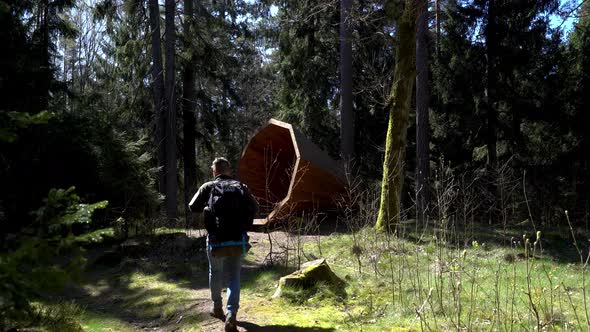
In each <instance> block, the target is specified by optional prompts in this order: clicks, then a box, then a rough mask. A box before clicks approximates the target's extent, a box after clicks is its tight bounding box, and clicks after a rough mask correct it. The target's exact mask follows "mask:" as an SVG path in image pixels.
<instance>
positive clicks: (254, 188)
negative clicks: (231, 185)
mask: <svg viewBox="0 0 590 332" xmlns="http://www.w3.org/2000/svg"><path fill="white" fill-rule="evenodd" d="M238 176H239V178H240V180H241V181H242V182H244V183H245V184H247V185H248V187H249V188H250V191H251V192H252V194H253V195H254V196H255V197H256V199H257V200H258V202H259V203H260V206H261V209H260V216H259V219H257V220H256V223H257V224H266V223H268V222H275V221H279V220H284V219H288V217H290V216H294V215H297V214H300V213H302V212H312V211H315V212H320V211H322V210H325V209H333V208H335V206H336V200H337V199H338V198H339V197H340V196H341V195H342V194H343V193H344V188H345V185H344V183H345V182H344V172H343V167H342V165H341V164H340V163H339V162H337V161H334V160H333V159H332V158H330V157H329V156H328V154H327V153H326V152H324V151H322V150H321V149H320V148H319V147H317V146H316V145H315V144H313V143H312V142H311V141H310V140H309V139H307V138H306V137H305V136H304V135H303V134H302V133H301V132H300V131H298V130H297V129H295V128H293V126H292V125H290V124H288V123H286V122H282V121H278V120H274V119H271V120H270V121H269V122H268V123H267V125H266V126H264V127H262V128H261V129H260V130H258V132H256V134H254V136H253V137H252V138H251V139H250V141H249V142H248V145H246V147H245V149H244V151H243V153H242V157H241V159H240V162H239V166H238Z"/></svg>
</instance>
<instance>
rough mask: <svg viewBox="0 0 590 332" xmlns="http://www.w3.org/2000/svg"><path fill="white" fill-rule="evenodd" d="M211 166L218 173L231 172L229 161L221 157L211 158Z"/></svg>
mask: <svg viewBox="0 0 590 332" xmlns="http://www.w3.org/2000/svg"><path fill="white" fill-rule="evenodd" d="M211 168H213V169H214V170H215V171H216V172H217V173H219V174H229V173H231V166H230V164H229V161H227V159H225V158H223V157H217V158H215V160H213V164H211Z"/></svg>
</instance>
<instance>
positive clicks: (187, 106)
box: [182, 0, 197, 226]
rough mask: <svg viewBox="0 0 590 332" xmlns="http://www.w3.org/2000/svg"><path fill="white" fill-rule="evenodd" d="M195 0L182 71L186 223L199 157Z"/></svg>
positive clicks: (188, 4)
mask: <svg viewBox="0 0 590 332" xmlns="http://www.w3.org/2000/svg"><path fill="white" fill-rule="evenodd" d="M193 1H194V0H184V28H183V30H184V40H185V45H184V47H185V50H187V51H189V52H188V53H189V54H190V58H189V59H188V61H187V62H186V64H185V66H184V70H183V73H182V120H183V127H182V128H183V136H184V151H183V153H184V203H185V204H184V211H185V218H186V224H187V226H189V225H190V224H192V219H193V218H192V213H191V212H190V209H189V208H188V203H189V201H190V199H191V195H192V194H193V193H194V188H195V182H196V181H197V172H196V168H195V167H196V164H197V157H196V153H195V148H196V147H195V126H196V120H195V113H194V107H193V105H194V99H195V61H194V55H193V53H192V51H190V49H191V45H192V35H191V25H192V23H193V22H192V19H193V13H194V11H193Z"/></svg>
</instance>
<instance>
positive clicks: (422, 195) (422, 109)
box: [416, 0, 430, 221]
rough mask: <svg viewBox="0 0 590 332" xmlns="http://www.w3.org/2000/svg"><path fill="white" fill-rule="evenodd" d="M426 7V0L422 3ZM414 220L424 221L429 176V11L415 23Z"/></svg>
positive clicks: (422, 0)
mask: <svg viewBox="0 0 590 332" xmlns="http://www.w3.org/2000/svg"><path fill="white" fill-rule="evenodd" d="M421 2H422V6H424V7H426V6H428V2H427V0H421ZM416 74H417V75H416V166H417V167H416V218H417V219H418V220H419V221H424V217H425V214H426V211H427V209H428V203H429V202H428V176H429V173H430V167H429V166H430V165H429V163H430V153H429V151H428V144H429V134H428V131H429V126H428V107H429V98H430V94H429V91H428V10H425V11H424V12H423V13H422V14H421V15H420V17H419V20H418V31H417V33H416Z"/></svg>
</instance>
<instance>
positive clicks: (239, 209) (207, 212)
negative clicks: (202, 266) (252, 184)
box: [189, 158, 258, 332]
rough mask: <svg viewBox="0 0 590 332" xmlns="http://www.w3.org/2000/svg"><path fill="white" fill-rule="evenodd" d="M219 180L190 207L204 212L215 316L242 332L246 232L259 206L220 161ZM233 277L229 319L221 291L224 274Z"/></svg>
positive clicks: (217, 166)
mask: <svg viewBox="0 0 590 332" xmlns="http://www.w3.org/2000/svg"><path fill="white" fill-rule="evenodd" d="M211 168H212V169H213V176H214V177H215V180H213V181H210V182H207V183H205V184H203V185H202V186H201V188H199V190H198V191H197V193H196V194H195V196H194V197H193V199H192V200H191V201H190V203H189V208H190V209H191V211H192V212H201V211H202V212H203V214H204V220H205V228H206V229H207V257H208V259H209V289H210V290H211V300H212V301H213V308H212V310H211V312H210V314H211V316H213V317H215V318H219V319H221V320H225V331H226V332H230V331H232V332H233V331H238V329H237V322H236V317H237V313H238V308H239V303H240V268H241V265H242V255H244V254H246V252H247V250H248V236H247V234H246V232H247V231H248V230H249V229H250V228H251V227H252V222H253V221H254V215H255V214H256V212H257V210H258V203H256V200H255V199H254V197H252V195H251V194H250V192H249V191H248V187H247V186H246V185H245V184H243V183H241V182H239V181H236V180H234V179H233V177H232V176H231V174H232V170H231V167H230V164H229V162H228V161H227V159H225V158H216V159H215V160H214V161H213V165H211ZM224 270H225V272H226V273H227V274H229V285H228V287H227V306H226V309H227V316H226V315H224V313H223V308H222V299H221V288H222V283H223V271H224Z"/></svg>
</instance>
